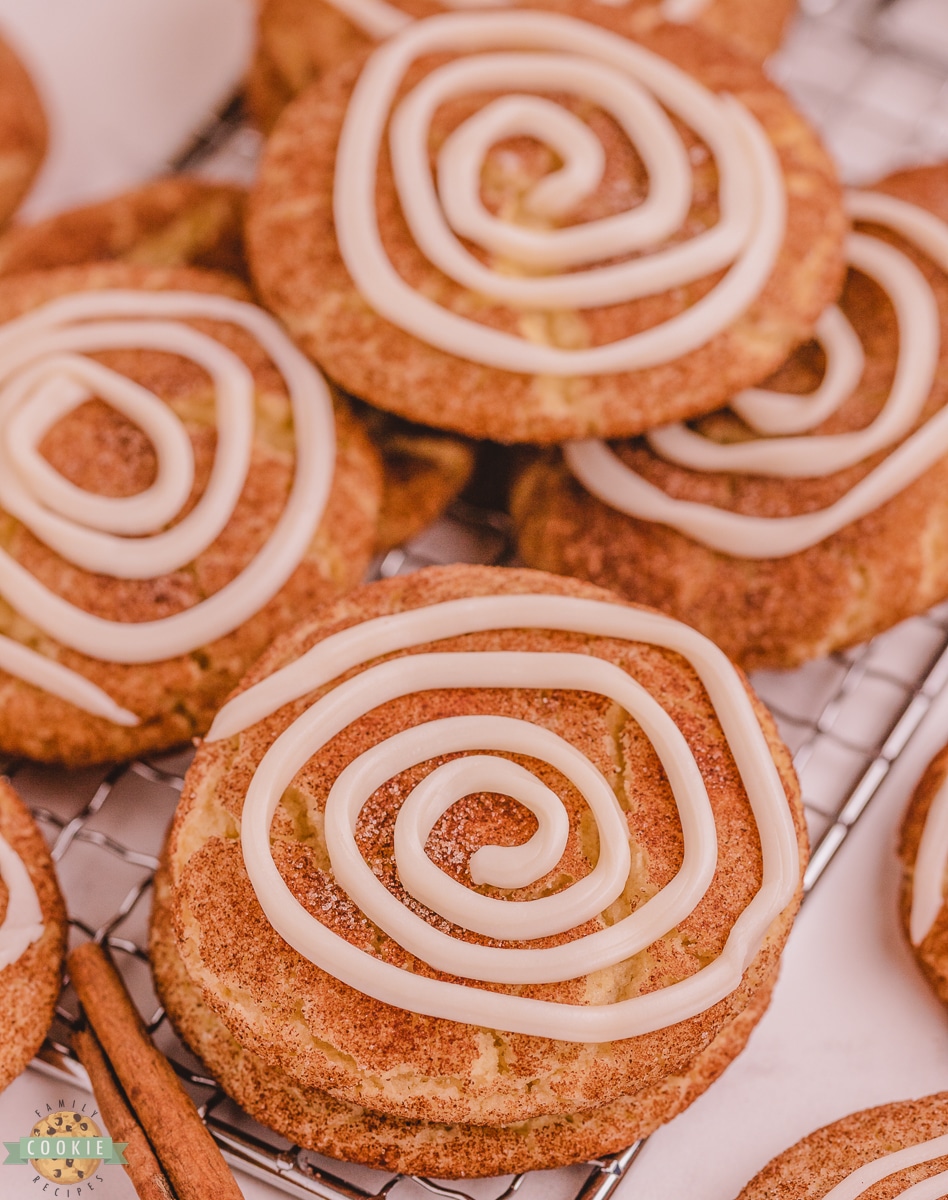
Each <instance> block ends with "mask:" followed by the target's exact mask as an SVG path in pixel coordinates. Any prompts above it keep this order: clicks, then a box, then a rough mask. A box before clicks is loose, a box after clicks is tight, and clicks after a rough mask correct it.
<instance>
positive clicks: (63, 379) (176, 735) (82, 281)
mask: <svg viewBox="0 0 948 1200" xmlns="http://www.w3.org/2000/svg"><path fill="white" fill-rule="evenodd" d="M0 344H2V346H3V350H4V355H5V357H4V362H5V363H6V369H5V371H4V378H3V379H2V381H0V389H2V391H3V394H4V401H5V402H6V403H9V405H10V409H9V410H8V415H7V416H6V418H5V421H4V425H3V430H2V450H3V458H4V468H3V473H2V474H3V479H2V481H0V506H2V521H0V529H2V541H0V551H2V560H0V561H2V570H0V595H2V597H3V603H2V606H0V747H2V749H3V750H4V752H5V753H9V754H16V755H25V756H27V757H29V758H36V759H42V760H49V761H55V762H63V763H67V764H79V763H85V762H96V761H103V760H110V759H119V758H125V757H127V756H130V755H134V754H142V753H146V752H150V751H155V750H158V749H161V748H167V747H170V746H173V745H177V744H179V743H182V742H186V741H187V740H188V739H190V738H192V737H193V736H194V735H196V734H198V733H201V732H203V730H205V729H206V728H207V727H208V725H209V724H210V720H211V717H212V716H213V714H214V712H215V711H216V709H217V707H218V706H219V704H220V702H221V700H222V699H223V698H224V696H226V695H227V693H228V692H229V691H230V690H231V688H232V687H233V686H234V684H235V683H236V681H237V680H238V679H239V678H240V676H241V675H242V674H243V672H244V671H245V670H246V668H247V666H248V665H249V663H251V662H252V661H253V660H254V659H255V658H256V657H257V655H258V654H259V653H260V652H261V651H262V650H263V649H264V647H265V646H267V645H268V644H269V643H270V642H271V641H272V640H273V638H274V636H275V635H276V634H277V633H278V632H279V631H280V630H281V629H283V628H285V627H286V626H287V625H289V624H291V623H292V622H293V621H295V620H296V619H297V617H298V615H299V614H300V613H301V612H307V611H309V610H310V609H312V608H313V607H314V606H315V605H317V604H318V603H320V602H321V601H323V600H325V599H328V598H330V597H332V596H334V595H336V594H338V593H339V592H341V591H344V590H345V589H346V588H348V587H351V586H352V585H353V584H354V583H355V582H357V581H358V579H359V578H360V576H361V575H362V573H363V571H364V569H365V566H366V564H367V562H368V560H369V557H370V555H371V552H372V546H373V542H374V537H375V526H376V521H377V513H378V504H379V495H380V484H381V481H380V473H379V465H378V462H377V459H376V457H375V454H374V452H373V450H372V448H371V446H370V445H369V443H368V441H367V439H366V438H365V435H364V434H363V432H362V430H361V428H360V427H359V426H358V425H357V424H356V423H355V422H354V421H353V419H352V417H351V416H350V415H349V414H348V413H347V412H346V411H345V409H344V408H342V407H339V408H337V410H336V412H335V416H334V414H333V405H332V400H331V398H330V395H329V392H328V389H327V388H326V386H325V384H324V382H323V380H322V378H321V377H320V376H319V374H318V372H316V371H315V370H314V369H313V368H312V366H311V365H310V364H309V362H308V361H307V360H306V359H305V358H304V357H303V356H302V355H301V354H299V352H298V351H297V350H296V349H295V347H294V346H293V345H292V343H291V342H290V341H289V339H288V338H287V337H286V335H285V334H284V333H283V331H282V330H281V329H280V327H279V326H278V325H277V324H276V322H274V321H273V319H272V318H271V317H269V316H268V315H267V314H266V313H264V312H262V310H260V309H258V308H256V307H255V306H253V305H251V304H249V303H248V302H247V300H246V293H245V291H244V289H243V288H242V286H241V285H240V284H239V283H238V282H237V281H235V280H232V279H230V278H228V277H227V276H224V275H215V274H212V273H210V272H202V271H197V270H191V269H186V268H174V269H169V270H161V269H157V268H136V267H132V266H128V265H125V264H101V265H92V266H83V267H74V268H65V269H63V270H60V271H51V272H39V273H35V274H31V275H22V276H17V277H14V278H11V279H9V280H7V281H5V282H4V283H2V284H0ZM218 418H220V419H218Z"/></svg>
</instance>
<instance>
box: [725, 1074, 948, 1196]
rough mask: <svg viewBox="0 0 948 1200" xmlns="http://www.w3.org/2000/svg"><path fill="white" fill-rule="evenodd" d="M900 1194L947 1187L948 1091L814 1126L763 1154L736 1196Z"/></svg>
mask: <svg viewBox="0 0 948 1200" xmlns="http://www.w3.org/2000/svg"><path fill="white" fill-rule="evenodd" d="M926 1181H927V1182H926ZM903 1195H905V1196H909V1195H911V1196H913V1197H915V1196H918V1197H919V1200H922V1198H923V1197H932V1200H935V1197H941V1196H945V1195H948V1092H939V1093H938V1094H937V1095H935V1096H925V1097H924V1098H923V1099H921V1100H902V1101H900V1102H898V1103H895V1104H882V1105H880V1106H879V1107H878V1108H867V1109H864V1110H863V1111H862V1112H857V1113H853V1114H852V1115H851V1116H848V1117H843V1119H842V1120H841V1121H834V1122H833V1124H832V1125H826V1126H824V1127H823V1128H822V1129H817V1130H816V1131H815V1132H814V1133H811V1134H810V1135H809V1137H805V1138H803V1139H802V1140H801V1141H799V1142H797V1144H796V1145H795V1146H791V1147H790V1149H789V1150H786V1151H784V1153H783V1154H781V1155H779V1156H778V1157H777V1158H775V1159H773V1161H772V1162H769V1163H768V1164H767V1166H766V1167H764V1169H763V1170H762V1171H761V1172H760V1174H759V1175H756V1176H755V1177H754V1178H753V1179H752V1180H751V1181H750V1183H749V1184H748V1185H747V1187H746V1188H744V1190H743V1191H742V1192H741V1194H740V1196H739V1197H738V1200H799V1198H800V1197H801V1196H806V1197H807V1200H857V1198H858V1200H870V1198H872V1200H875V1198H876V1197H880V1200H881V1198H882V1197H886V1198H887V1200H888V1198H890V1197H897V1196H903Z"/></svg>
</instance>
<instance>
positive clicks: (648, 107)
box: [333, 11, 786, 376]
mask: <svg viewBox="0 0 948 1200" xmlns="http://www.w3.org/2000/svg"><path fill="white" fill-rule="evenodd" d="M439 53H453V54H455V55H458V57H455V58H453V59H451V60H450V61H448V62H446V63H445V64H444V65H442V66H439V67H436V68H435V69H433V70H432V71H431V72H430V74H428V75H427V76H426V77H425V78H424V79H423V80H421V81H420V82H419V83H418V84H417V85H416V86H414V87H413V88H412V89H411V90H410V91H409V92H408V93H407V94H406V95H405V96H404V97H403V98H402V99H400V100H397V95H398V91H399V88H400V86H401V83H402V80H403V79H404V77H405V75H406V73H407V72H408V71H409V69H410V68H411V67H412V65H413V64H414V63H415V62H416V61H417V60H418V59H419V58H421V57H423V56H426V55H429V54H439ZM511 80H516V81H517V91H516V92H513V93H510V81H511ZM484 91H488V92H489V91H502V92H505V93H510V94H506V95H502V96H501V97H499V98H497V99H494V100H491V101H489V102H488V103H486V104H485V105H484V106H483V107H482V108H480V109H479V110H478V111H477V112H476V113H475V114H474V115H473V116H471V117H469V118H468V119H467V120H465V121H463V122H462V123H461V124H460V125H458V126H457V127H456V128H455V129H454V130H453V131H452V132H451V133H450V134H449V135H448V137H447V138H446V139H445V141H444V143H443V145H442V146H441V148H440V150H439V152H438V160H437V172H436V175H437V178H436V179H433V178H432V174H431V169H430V166H429V162H428V139H429V130H430V126H431V122H432V119H433V117H434V115H435V113H436V112H437V110H438V108H439V107H440V106H441V105H442V104H444V103H445V102H447V101H449V100H452V99H455V98H457V97H459V96H465V95H470V94H476V93H478V92H484ZM564 92H565V93H566V94H568V95H570V96H572V97H576V98H578V99H580V100H583V101H586V102H592V103H593V104H595V105H597V106H598V107H599V108H600V109H602V110H603V111H604V112H606V113H608V114H609V115H610V116H611V117H612V118H613V119H614V120H615V121H616V123H617V124H618V125H619V126H620V128H621V129H622V130H623V131H624V132H625V134H626V135H627V136H628V138H629V139H630V141H632V142H633V144H634V145H635V147H636V150H637V151H638V153H639V154H640V156H641V158H642V161H643V163H644V165H645V168H646V170H647V172H648V176H649V181H650V190H649V194H648V196H647V198H646V199H645V201H644V202H643V203H642V204H640V205H638V206H636V207H635V208H633V209H630V210H628V211H625V212H621V213H617V214H614V215H611V216H606V217H603V218H601V219H599V220H594V221H589V222H587V223H585V224H582V225H565V226H563V225H560V226H556V222H557V221H560V220H561V219H564V218H566V217H567V216H568V214H569V213H570V212H571V211H572V210H573V209H574V208H575V207H576V205H577V204H578V203H579V202H580V201H581V200H583V199H584V198H585V197H586V196H588V195H590V194H591V193H593V192H594V191H595V190H596V188H597V187H598V185H599V183H600V181H601V179H602V175H603V171H604V165H605V164H604V153H603V147H602V143H601V142H600V141H599V139H598V138H597V137H596V136H595V134H594V133H593V131H592V130H591V129H590V127H589V126H588V125H587V124H586V123H585V122H584V121H582V120H581V119H580V118H579V117H577V116H576V115H575V114H574V113H573V112H572V111H571V110H569V109H568V108H565V107H563V106H561V105H558V104H556V103H554V101H553V100H551V99H549V97H548V96H547V95H543V94H541V93H564ZM666 109H667V110H668V111H667V113H666ZM668 113H670V114H672V115H673V116H675V117H678V118H679V119H680V120H682V121H683V122H684V123H685V124H686V125H688V126H689V127H690V128H691V129H693V130H694V131H695V133H696V134H697V135H698V137H700V138H701V140H702V141H703V142H704V143H705V144H706V145H707V147H708V149H709V151H710V152H711V154H712V156H713V158H714V161H715V164H716V167H717V172H718V177H719V180H720V183H719V197H718V198H719V205H720V219H719V220H718V222H717V223H716V224H715V225H713V226H712V227H711V228H709V229H707V230H704V231H703V232H701V233H699V234H698V235H697V236H695V237H694V238H692V239H691V240H690V241H687V242H682V243H676V244H671V245H665V246H664V247H663V246H662V243H664V242H666V241H667V240H668V239H669V238H671V237H673V236H674V235H676V234H677V233H678V232H679V231H680V230H681V228H682V226H683V224H684V222H685V219H686V217H687V215H688V212H689V210H690V207H691V201H692V173H691V166H690V162H689V159H688V154H687V151H686V149H685V146H684V144H683V142H682V140H681V138H680V136H679V135H678V133H677V132H676V130H675V128H674V125H673V124H672V121H671V119H670V117H669V115H668ZM386 127H388V130H389V132H388V138H389V147H390V151H391V158H392V168H393V174H394V180H395V187H396V191H397V194H398V200H399V204H400V207H401V211H402V213H403V215H404V217H405V220H406V222H407V223H408V226H409V228H410V230H411V234H412V237H413V238H414V240H415V244H416V245H417V247H418V248H419V249H420V251H421V252H422V254H423V255H424V256H425V258H426V259H427V260H428V261H429V262H430V263H432V264H433V265H434V266H436V267H437V268H438V269H439V270H440V271H442V272H443V273H444V274H445V275H447V276H448V277H449V278H450V279H452V280H454V281H455V282H456V283H457V284H459V285H461V286H463V287H464V288H467V289H468V290H470V291H471V292H475V293H477V294H478V295H480V296H484V297H487V298H488V299H490V300H492V301H494V302H496V303H498V304H502V305H505V306H508V307H510V308H513V309H519V310H523V311H524V312H527V311H536V310H541V311H548V310H556V309H568V310H584V309H591V308H599V307H602V306H605V305H611V304H619V303H623V302H626V301H630V300H635V299H638V298H641V297H643V296H649V295H654V294H657V293H662V292H665V291H667V290H669V289H670V288H675V287H681V286H685V285H687V284H689V283H692V282H694V281H696V280H699V279H702V278H704V277H706V276H708V275H711V274H712V273H714V272H717V271H721V270H723V271H724V275H723V277H722V278H721V280H720V282H719V283H717V284H716V285H715V286H714V287H712V288H711V289H710V291H709V292H707V294H706V295H704V296H703V297H702V298H701V299H700V300H698V301H697V302H696V303H694V304H692V305H691V306H690V307H689V308H687V309H686V310H685V311H683V312H681V313H679V314H678V315H676V316H674V317H672V318H670V319H669V320H668V321H665V322H664V323H663V324H660V325H656V326H654V327H652V328H650V329H646V330H643V331H641V332H639V333H636V334H633V335H631V336H629V337H625V338H621V339H619V340H618V341H614V342H610V343H607V344H604V345H599V346H591V347H587V348H583V349H564V348H561V347H558V346H553V345H545V344H541V343H538V342H531V341H527V340H526V339H525V338H522V337H519V336H517V335H515V334H512V333H508V332H504V331H502V330H499V329H494V328H490V327H488V326H487V325H484V324H480V323H478V322H477V321H473V320H470V319H468V318H467V317H465V316H462V315H461V314H459V313H457V312H454V311H452V310H450V309H448V308H443V307H441V306H440V305H439V304H438V303H437V302H436V301H435V300H434V299H432V298H431V297H430V296H427V295H423V294H422V293H420V292H417V291H415V290H414V288H412V287H411V286H410V285H409V284H408V283H407V282H406V281H405V280H404V279H403V278H402V277H401V275H399V274H398V272H397V270H396V269H395V267H394V266H393V264H392V262H391V261H390V260H389V258H388V254H387V252H386V250H385V246H384V244H383V242H382V238H381V234H380V232H379V225H378V219H377V215H376V207H375V193H376V174H377V165H378V158H379V152H380V148H381V144H382V140H383V138H384V137H385V136H386ZM516 135H526V136H529V137H532V138H534V139H536V140H538V141H540V142H542V143H544V144H545V145H548V146H550V147H551V148H552V149H553V150H554V151H555V153H556V154H557V156H558V157H559V158H560V159H561V161H562V163H563V165H562V167H560V168H559V169H557V170H556V171H553V172H552V173H550V174H549V175H546V176H545V177H544V178H542V179H541V180H540V181H539V182H538V183H537V184H536V185H535V186H534V187H533V188H532V189H531V190H530V192H529V193H528V194H527V196H526V197H525V198H524V205H525V207H526V209H527V210H528V212H529V215H530V217H531V219H532V221H533V222H534V224H532V225H531V226H529V227H528V226H526V225H518V224H514V223H511V222H508V221H505V220H504V219H503V218H501V217H499V216H496V215H494V214H493V213H491V212H490V211H489V210H488V209H487V208H486V207H485V205H484V203H483V201H482V200H481V197H480V178H481V169H482V166H483V164H484V161H485V159H486V156H487V154H488V152H489V150H490V148H491V146H493V145H495V144H496V143H497V142H498V141H500V140H502V139H504V138H508V137H512V136H516ZM333 207H334V217H335V227H336V234H337V237H338V242H339V249H340V253H341V254H342V258H343V260H344V262H345V264H346V267H347V269H348V271H349V274H350V275H351V277H352V279H353V281H354V283H355V285H356V287H357V288H358V290H359V292H360V293H361V294H362V296H363V297H364V299H365V300H366V302H367V303H368V304H370V305H371V306H372V308H373V309H375V311H376V312H378V313H380V314H381V315H382V316H384V317H385V318H386V319H387V320H389V321H391V322H392V323H393V324H394V325H396V326H398V327H399V328H401V329H403V330H405V331H407V332H408V333H411V334H413V335H414V336H415V337H417V338H419V339H420V340H422V341H423V342H426V343H427V344H429V345H432V346H435V347H437V348H438V349H441V350H445V351H448V352H450V353H452V354H454V355H456V356H458V357H460V358H462V359H467V360H470V361H473V362H478V363H484V364H487V365H489V366H492V367H498V368H502V369H504V370H508V371H515V372H521V373H527V374H546V375H555V376H567V375H595V374H609V373H615V372H620V371H631V370H636V369H641V368H646V367H651V366H655V365H657V364H660V363H666V362H670V361H672V360H673V359H677V358H680V357H681V356H682V355H684V354H687V353H688V352H689V351H691V350H694V349H696V348H698V347H700V346H702V345H704V344H705V343H706V342H708V341H709V340H710V339H711V338H713V337H714V336H715V335H716V334H718V333H720V332H721V331H722V330H723V329H725V328H726V327H727V326H728V325H730V324H731V322H733V321H734V320H735V319H736V318H737V317H739V316H740V315H741V314H742V313H743V312H744V311H745V310H746V309H747V308H748V307H749V306H750V305H751V304H752V303H753V301H754V300H755V299H756V297H757V296H758V294H759V292H760V290H761V289H762V287H763V286H764V284H765V283H766V281H767V279H768V278H769V276H770V274H771V271H772V269H773V266H774V263H775V261H776V258H777V255H778V253H779V251H780V247H781V245H782V243H783V237H784V230H785V221H786V197H785V188H784V181H783V175H782V173H781V169H780V165H779V162H778V161H777V158H776V154H775V152H774V150H773V148H772V146H771V144H770V141H769V140H768V138H767V137H766V135H765V134H764V132H763V131H762V129H761V128H760V126H759V124H758V123H757V121H756V120H755V118H754V117H753V116H751V114H750V113H749V112H748V111H747V109H746V108H744V106H743V105H741V104H739V103H738V102H737V101H736V100H734V99H733V98H730V97H726V96H724V97H722V96H718V95H716V94H715V93H714V92H711V91H709V90H708V89H707V88H705V87H703V86H702V85H701V84H700V83H698V82H697V81H696V80H694V79H692V78H691V77H690V76H689V75H687V74H686V73H685V72H684V71H682V70H680V69H679V68H678V67H676V66H674V65H672V64H671V63H670V62H668V61H667V60H665V59H663V58H661V57H660V56H658V55H656V54H653V53H652V52H651V51H649V50H646V49H644V47H642V46H639V45H636V44H635V43H634V42H630V41H628V40H627V39H626V38H623V37H620V36H618V35H617V34H614V33H612V32H610V31H608V30H605V29H602V28H600V27H598V26H595V25H590V24H588V23H587V22H584V21H579V20H576V19H574V18H572V17H566V16H562V15H559V14H554V13H548V12H545V13H537V12H496V11H493V12H479V13H463V14H462V13H453V14H446V15H444V16H436V17H430V18H428V19H427V20H425V21H420V22H416V23H411V24H409V25H406V26H405V28H404V29H402V30H401V31H400V32H399V33H398V34H397V35H396V36H394V37H393V38H391V40H389V41H387V42H385V43H384V44H383V45H382V46H380V47H379V48H378V49H377V50H376V51H375V52H374V53H373V55H372V56H371V58H369V60H368V61H367V63H366V64H365V66H364V67H363V70H362V73H361V74H360V76H359V80H358V83H357V84H356V87H355V90H354V92H353V94H352V97H351V99H350V102H349V107H348V110H347V113H346V118H345V123H344V125H343V129H342V134H341V136H340V140H339V148H338V152H337V157H336V174H335V185H334V201H333ZM536 223H542V224H545V225H547V226H549V225H551V224H552V226H553V227H547V228H540V227H537V225H536ZM462 238H464V239H466V240H467V241H469V242H472V243H474V244H475V245H476V246H478V247H479V248H480V249H481V251H482V252H483V253H484V255H486V257H487V258H488V259H489V260H491V261H493V262H495V263H498V264H499V265H497V266H494V265H490V263H485V262H483V261H481V258H479V257H478V256H477V255H475V254H474V253H472V252H471V251H470V250H468V249H467V248H466V247H465V245H464V243H463V242H462V240H461V239H462ZM656 247H659V248H657V249H656ZM629 255H635V257H632V258H628V257H626V258H625V261H621V262H618V263H617V262H615V261H613V260H615V259H616V258H619V257H621V256H629ZM597 264H598V265H597ZM512 266H513V267H515V268H516V269H515V270H512V269H511V267H512Z"/></svg>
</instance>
